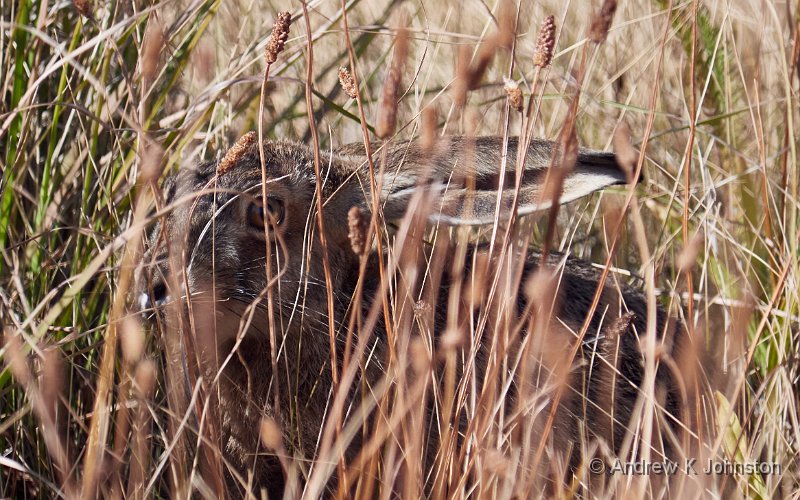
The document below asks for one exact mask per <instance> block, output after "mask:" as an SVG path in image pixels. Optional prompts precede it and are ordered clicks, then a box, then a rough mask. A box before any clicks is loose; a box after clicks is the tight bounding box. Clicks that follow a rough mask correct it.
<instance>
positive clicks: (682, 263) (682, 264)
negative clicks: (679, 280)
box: [678, 232, 703, 272]
mask: <svg viewBox="0 0 800 500" xmlns="http://www.w3.org/2000/svg"><path fill="white" fill-rule="evenodd" d="M702 247H703V235H702V234H701V233H699V232H698V233H695V234H694V236H692V238H691V239H690V240H689V242H688V243H687V244H686V246H685V247H683V250H681V253H680V255H678V270H680V271H681V272H690V271H691V270H692V269H693V268H694V266H695V265H696V264H697V256H698V255H699V254H700V249H701V248H702Z"/></svg>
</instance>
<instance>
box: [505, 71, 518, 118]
mask: <svg viewBox="0 0 800 500" xmlns="http://www.w3.org/2000/svg"><path fill="white" fill-rule="evenodd" d="M503 82H505V84H504V85H503V88H504V89H505V91H506V95H508V104H509V106H511V107H512V108H514V109H516V110H517V111H520V112H521V111H522V103H523V97H522V90H520V88H519V85H518V84H517V82H515V81H514V80H512V79H510V78H503Z"/></svg>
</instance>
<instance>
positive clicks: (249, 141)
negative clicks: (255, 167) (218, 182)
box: [217, 131, 258, 175]
mask: <svg viewBox="0 0 800 500" xmlns="http://www.w3.org/2000/svg"><path fill="white" fill-rule="evenodd" d="M256 142H258V134H256V133H255V132H252V131H251V132H248V133H246V134H244V135H243V136H242V137H240V138H239V140H238V141H236V143H235V144H234V145H233V146H231V148H230V149H229V150H228V152H227V153H225V156H224V157H223V158H222V160H220V162H219V164H218V165H217V175H222V174H224V173H225V172H227V171H229V170H230V169H232V168H233V167H235V166H236V164H237V163H239V161H240V160H241V159H242V156H244V155H245V153H246V152H247V150H248V149H250V147H251V146H252V145H253V144H255V143H256Z"/></svg>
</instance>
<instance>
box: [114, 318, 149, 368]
mask: <svg viewBox="0 0 800 500" xmlns="http://www.w3.org/2000/svg"><path fill="white" fill-rule="evenodd" d="M119 333H120V344H121V346H122V358H123V359H124V360H125V361H126V362H127V363H129V364H131V365H133V364H135V363H136V362H137V361H139V359H141V357H142V354H143V353H144V342H145V339H144V332H143V331H142V325H140V324H139V321H138V320H137V319H136V318H135V317H133V316H128V317H126V318H125V319H123V320H122V323H121V324H120V332H119Z"/></svg>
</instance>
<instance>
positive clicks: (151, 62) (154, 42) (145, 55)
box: [141, 24, 164, 82]
mask: <svg viewBox="0 0 800 500" xmlns="http://www.w3.org/2000/svg"><path fill="white" fill-rule="evenodd" d="M163 46H164V33H163V32H162V31H161V26H159V25H158V24H151V25H149V26H148V28H147V32H145V35H144V41H143V43H142V55H141V58H142V79H143V80H144V81H145V82H152V81H153V78H154V77H155V76H156V71H157V70H158V57H159V55H160V54H161V48H162V47H163Z"/></svg>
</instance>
